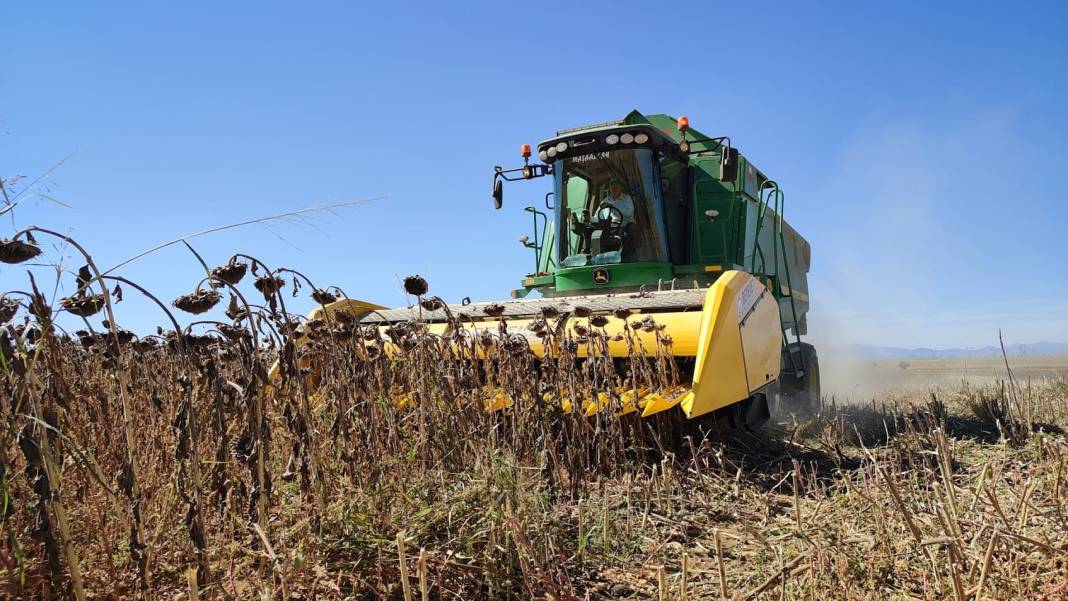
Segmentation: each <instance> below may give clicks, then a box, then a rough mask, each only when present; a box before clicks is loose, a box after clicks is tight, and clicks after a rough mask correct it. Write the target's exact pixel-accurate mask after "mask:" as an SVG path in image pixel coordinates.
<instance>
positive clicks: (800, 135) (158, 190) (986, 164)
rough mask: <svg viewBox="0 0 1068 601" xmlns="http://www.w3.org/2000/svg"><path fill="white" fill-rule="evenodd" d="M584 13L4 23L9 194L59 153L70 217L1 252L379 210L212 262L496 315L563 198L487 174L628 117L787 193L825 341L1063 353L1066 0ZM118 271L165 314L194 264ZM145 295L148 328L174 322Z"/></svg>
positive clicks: (57, 191)
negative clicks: (260, 265) (724, 154)
mask: <svg viewBox="0 0 1068 601" xmlns="http://www.w3.org/2000/svg"><path fill="white" fill-rule="evenodd" d="M581 4H582V5H581V6H580V3H555V4H552V3H550V4H523V5H519V4H516V5H506V4H500V3H488V2H487V3H482V4H472V3H464V4H459V3H456V4H453V3H434V4H430V5H420V4H404V5H396V6H387V3H377V4H376V5H375V6H365V5H361V4H357V3H343V2H338V3H318V2H315V3H313V2H305V3H299V4H298V3H271V2H256V3H252V2H248V3H238V2H232V3H229V2H228V3H170V4H163V3H124V4H111V3H68V4H60V3H44V2H39V3H20V4H18V5H14V6H11V7H8V12H7V15H6V17H7V18H6V21H7V23H8V27H6V28H5V29H6V31H5V35H4V43H3V52H2V54H0V61H2V62H0V67H2V69H0V176H3V177H5V178H7V177H10V176H13V175H16V174H24V175H26V176H28V177H31V178H32V177H35V176H38V175H40V174H42V173H44V172H46V171H47V170H48V169H50V168H51V167H52V166H54V165H55V164H56V163H57V162H60V161H63V159H66V160H65V161H63V163H62V165H60V166H59V167H58V168H56V169H55V170H54V171H53V172H51V174H50V175H48V177H47V178H46V179H45V182H44V186H45V189H47V190H48V191H49V192H51V193H52V194H54V195H55V196H56V197H58V198H60V199H62V200H63V201H64V202H65V203H67V204H68V205H69V208H66V207H60V206H58V205H54V204H52V203H48V202H38V203H27V204H24V205H21V206H20V207H19V208H18V210H17V211H16V212H15V216H14V220H13V222H12V220H11V219H7V218H5V220H4V222H3V223H2V224H0V235H10V233H11V231H13V230H12V228H15V227H22V226H26V225H30V224H39V225H42V226H46V227H51V228H55V229H61V230H64V231H69V232H71V233H72V234H73V235H74V237H75V238H77V239H78V240H79V241H81V242H83V243H84V244H85V245H86V246H87V247H88V248H89V249H90V250H91V251H92V252H93V253H94V255H95V257H96V259H97V261H98V262H99V263H100V264H102V265H109V266H110V265H113V264H116V263H118V262H120V261H121V260H123V259H125V258H127V257H129V256H131V255H134V254H136V253H138V252H139V251H141V250H144V249H146V248H149V247H151V246H153V245H155V244H157V243H159V242H162V241H165V240H168V239H171V238H175V237H177V236H180V235H183V234H188V233H191V232H194V231H197V230H201V229H204V228H207V227H211V226H215V225H222V224H226V223H231V222H236V221H241V220H244V219H248V218H252V217H256V216H260V215H267V214H272V213H278V212H283V211H287V210H292V209H298V208H301V207H306V206H311V205H316V204H321V203H327V202H336V201H344V200H350V199H368V198H377V197H384V198H381V199H380V200H376V201H374V202H373V203H370V204H367V205H362V206H358V207H354V208H350V209H346V210H343V211H340V212H339V213H337V214H336V215H318V216H315V217H313V218H310V219H302V220H289V221H284V222H275V223H272V224H271V225H269V226H253V227H248V228H244V229H240V230H231V231H228V232H225V233H221V234H216V235H212V236H207V237H203V238H199V239H197V240H195V241H194V245H195V247H196V248H197V249H198V250H199V251H200V252H201V254H203V255H205V257H206V258H207V260H208V261H209V262H211V263H221V262H223V261H224V260H225V259H226V258H227V257H228V256H229V255H230V254H231V253H233V252H237V251H243V252H248V253H250V254H254V255H257V256H259V257H261V258H262V259H264V260H265V261H266V262H268V263H272V264H277V265H283V264H284V265H286V266H290V267H294V268H297V269H301V270H302V271H304V272H305V273H306V274H307V275H309V276H310V277H311V278H312V279H313V280H315V281H317V282H319V283H322V284H326V283H334V284H338V285H340V286H342V287H343V288H344V289H345V290H346V291H347V292H348V294H349V295H350V296H353V297H362V298H365V299H367V300H372V301H377V302H380V303H383V304H389V305H393V304H400V303H403V302H404V298H403V295H402V293H401V289H400V284H399V280H400V278H402V277H404V276H405V275H408V274H410V273H421V274H424V275H425V276H427V278H428V279H429V281H430V284H431V289H432V291H434V292H436V293H439V294H441V295H442V296H444V297H445V298H446V299H448V300H458V299H459V298H462V297H464V296H471V297H472V298H474V299H490V298H499V297H504V296H506V295H507V293H508V290H509V289H511V288H513V287H515V285H516V283H517V281H518V279H519V278H520V277H521V276H522V275H523V273H525V272H526V271H527V270H528V269H529V267H528V265H529V264H530V263H531V262H532V259H531V257H530V255H529V253H530V251H528V250H525V249H523V248H522V247H521V246H520V245H519V243H518V242H517V241H516V239H517V238H518V237H519V236H521V235H523V234H527V233H529V228H530V224H529V220H528V219H527V217H528V216H529V215H528V214H526V213H524V212H523V211H522V207H523V206H525V205H527V204H534V203H538V202H540V199H541V197H542V195H543V194H544V193H545V191H547V187H546V186H547V184H543V183H541V182H538V183H526V184H525V185H523V184H521V185H513V186H510V187H508V188H507V189H506V204H505V208H504V209H503V210H501V211H494V210H493V209H492V208H491V204H490V202H491V201H490V198H489V192H490V182H491V173H492V167H493V165H497V164H502V165H517V164H518V163H519V157H518V152H517V150H518V147H519V145H520V144H521V143H524V142H529V143H536V142H537V141H539V140H542V139H545V138H547V137H550V136H551V135H552V134H553V133H554V132H555V131H556V130H557V129H560V128H565V127H573V126H577V125H581V124H584V123H591V122H598V121H605V120H609V119H615V118H619V117H622V116H623V115H624V114H626V113H627V112H629V111H630V110H631V109H633V108H637V109H639V110H641V111H643V112H647V113H658V112H666V113H670V114H685V115H688V116H689V117H690V120H691V123H692V124H693V125H694V126H695V127H697V128H699V129H701V130H702V131H704V132H706V133H709V134H716V135H719V134H728V135H730V136H731V138H732V140H733V141H734V142H735V144H736V145H737V146H738V147H739V148H741V150H742V152H743V153H745V154H746V155H748V156H749V157H750V158H751V159H752V160H753V161H754V162H755V163H756V164H757V165H758V166H760V167H761V169H762V170H763V171H764V172H766V173H767V174H768V175H769V176H771V177H773V178H775V179H776V180H777V181H779V182H780V183H781V184H782V185H783V187H784V189H785V190H786V192H787V215H786V216H787V218H788V219H789V220H790V221H791V223H793V224H794V225H795V226H796V227H797V229H798V230H799V231H801V232H802V233H803V234H804V235H805V236H806V237H807V238H808V239H809V240H810V242H811V243H812V246H813V271H812V273H811V276H810V277H811V293H812V294H811V295H812V299H813V303H814V307H813V312H812V316H811V324H812V325H811V329H812V331H813V334H814V335H817V338H825V339H828V340H831V341H833V342H834V343H837V344H841V343H847V342H863V343H871V344H891V345H903V346H922V345H926V346H942V347H944V346H982V345H986V344H989V343H992V342H994V341H996V334H997V329H998V328H1001V329H1003V330H1004V331H1005V337H1006V340H1007V342H1034V341H1039V340H1051V341H1068V302H1066V301H1065V297H1066V296H1068V277H1065V264H1066V262H1068V242H1066V240H1065V238H1066V237H1065V233H1064V232H1065V213H1066V207H1065V203H1066V201H1065V199H1064V197H1063V194H1062V193H1060V192H1059V191H1058V185H1057V183H1056V182H1057V180H1058V179H1059V176H1060V175H1062V174H1063V173H1065V166H1066V165H1068V110H1066V108H1065V107H1068V35H1065V34H1064V33H1065V31H1068V5H1066V4H1064V3H1063V2H1048V3H1043V2H1031V3H1024V4H1019V5H1014V6H1013V7H1012V8H1011V9H1009V8H1008V7H1007V6H1006V5H1004V4H995V3H979V2H959V3H939V4H938V5H937V6H932V3H918V2H917V3H904V2H902V3H879V4H876V3H856V2H839V3H830V2H828V3H818V4H800V3H794V4H793V6H791V7H789V8H784V6H785V4H783V3H774V4H773V3H767V5H766V6H764V7H762V8H761V7H750V6H743V4H750V3H735V2H732V3H726V2H700V3H693V4H689V5H687V4H684V3H677V4H671V5H663V4H656V3H639V2H613V3H601V4H586V3H581ZM24 181H25V180H24ZM53 256H55V253H54V252H53ZM67 265H68V266H69V267H71V268H74V269H76V268H77V267H78V263H77V262H76V261H75V260H74V259H73V258H71V259H70V260H69V263H68V264H67ZM122 273H123V274H124V275H126V276H128V277H130V278H132V279H134V280H136V281H138V282H140V283H142V284H144V285H145V286H147V287H148V288H149V289H151V290H153V291H154V292H156V293H158V294H159V295H160V296H162V297H165V298H173V297H174V296H176V295H178V294H181V293H183V292H186V291H188V290H189V289H191V287H192V286H193V285H194V284H195V283H196V281H197V279H198V277H199V274H200V273H201V272H200V269H199V267H198V265H197V263H196V262H195V260H194V259H193V258H192V257H191V256H190V255H189V253H188V252H187V251H186V250H185V249H184V248H181V247H173V248H171V249H168V250H165V251H161V252H159V253H156V254H154V255H151V256H150V257H147V258H145V259H142V260H140V261H138V262H135V263H133V264H131V265H129V266H128V267H126V268H124V269H123V272H122ZM24 281H25V276H24V273H23V271H22V270H21V269H12V268H9V267H6V266H5V267H3V268H2V270H0V287H2V288H4V289H9V288H14V287H23V282H24ZM127 297H128V299H127V300H126V301H125V302H124V303H123V305H120V318H121V321H123V323H124V324H126V325H128V327H132V328H135V329H142V330H143V329H146V328H148V327H150V326H151V325H152V324H155V323H157V322H159V321H160V319H159V317H160V316H159V315H158V313H156V312H155V310H153V309H152V308H151V307H150V306H149V305H147V304H146V303H144V302H141V301H138V300H136V299H134V298H133V295H132V294H127ZM294 302H296V301H294Z"/></svg>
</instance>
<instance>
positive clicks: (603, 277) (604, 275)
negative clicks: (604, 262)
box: [593, 269, 608, 284]
mask: <svg viewBox="0 0 1068 601" xmlns="http://www.w3.org/2000/svg"><path fill="white" fill-rule="evenodd" d="M593 283H594V284H607V283H608V270H607V269H595V270H594V271H593Z"/></svg>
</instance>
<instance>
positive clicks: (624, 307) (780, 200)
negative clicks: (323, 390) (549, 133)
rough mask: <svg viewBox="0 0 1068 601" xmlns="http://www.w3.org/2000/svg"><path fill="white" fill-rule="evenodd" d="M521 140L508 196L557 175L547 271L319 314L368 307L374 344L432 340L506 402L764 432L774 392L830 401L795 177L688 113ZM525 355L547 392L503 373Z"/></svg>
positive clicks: (538, 255) (527, 242)
mask: <svg viewBox="0 0 1068 601" xmlns="http://www.w3.org/2000/svg"><path fill="white" fill-rule="evenodd" d="M535 152H536V159H535ZM520 154H521V156H522V160H523V164H522V166H520V167H516V168H510V169H506V168H503V167H495V168H494V172H493V201H494V206H495V207H496V208H498V209H499V208H501V207H502V206H503V204H504V182H514V181H521V180H533V179H540V178H547V179H549V180H550V181H551V182H552V184H551V189H550V190H549V191H548V193H547V194H546V196H545V209H544V210H542V209H541V208H540V207H534V206H528V207H525V209H524V210H525V211H526V212H528V213H530V214H531V215H532V217H533V222H534V232H533V236H532V237H531V236H523V237H522V238H520V242H521V243H522V244H523V245H524V246H526V247H527V248H529V249H531V250H532V251H533V254H534V269H533V270H532V271H531V272H529V273H528V274H527V275H526V277H524V278H523V279H522V282H521V286H520V287H519V288H518V289H516V290H513V291H512V298H513V300H511V301H502V302H484V303H473V304H466V303H465V304H457V305H448V304H445V303H444V301H441V300H440V299H432V300H431V301H429V302H428V301H427V300H426V299H425V298H423V295H422V294H421V293H420V292H419V287H418V286H417V287H416V288H415V291H414V292H412V293H413V294H415V295H416V296H417V297H418V298H417V300H418V301H419V302H417V303H416V304H415V305H413V306H411V307H402V308H397V309H386V308H384V307H379V306H377V305H373V304H370V303H365V302H361V301H354V300H349V299H345V300H341V301H337V302H335V303H331V304H328V305H324V306H323V307H320V308H319V309H316V310H315V311H313V313H312V315H310V316H309V320H308V323H322V322H323V321H324V319H323V318H325V319H327V320H329V319H332V318H333V317H335V316H337V317H340V316H342V315H344V316H345V319H346V320H349V322H355V323H356V324H357V327H359V328H363V330H361V331H362V332H363V334H362V335H361V336H357V337H356V338H357V339H358V340H359V342H357V343H356V348H355V350H356V355H358V356H361V357H378V358H381V357H389V358H390V360H398V361H403V360H404V357H405V356H406V354H408V353H410V352H412V351H411V349H414V348H416V347H417V346H418V344H419V341H420V340H426V339H430V338H432V339H433V340H434V341H435V342H434V343H433V345H434V348H436V349H439V350H442V353H443V359H442V362H441V363H440V364H439V365H438V367H440V368H441V369H444V370H454V371H458V372H463V373H464V374H465V375H464V378H463V379H464V381H465V382H468V383H467V384H465V385H464V387H463V389H462V390H459V391H457V392H456V394H457V395H459V398H457V399H456V402H458V403H462V402H464V400H465V399H468V400H471V401H472V402H476V403H477V402H478V401H479V400H480V401H481V403H482V406H483V407H484V408H485V409H486V410H490V411H501V410H508V409H510V408H512V407H513V406H514V405H515V403H519V402H535V401H536V402H537V403H548V404H550V405H555V406H558V407H559V408H561V409H562V410H564V411H565V412H567V413H572V412H574V411H575V410H578V411H580V412H582V413H584V414H586V415H588V416H593V415H597V414H599V413H606V412H614V413H616V414H619V415H626V414H632V413H636V414H638V415H640V416H641V418H649V417H650V416H653V415H655V414H658V413H660V412H663V411H666V410H669V409H672V408H674V407H678V408H680V409H681V410H682V412H683V413H684V414H685V416H686V417H688V418H696V417H699V416H702V415H706V414H709V413H713V412H719V413H720V414H724V415H726V416H727V417H728V418H729V419H730V421H731V422H732V423H733V424H734V425H736V426H739V427H745V428H748V429H755V428H757V427H759V426H760V425H762V424H763V423H764V422H765V421H766V420H767V419H768V417H769V416H770V405H771V404H772V403H773V402H776V401H779V402H781V403H782V404H783V407H784V409H786V410H787V411H807V410H811V409H813V408H814V407H815V406H816V405H818V403H819V368H818V363H817V358H816V352H815V349H814V348H813V347H812V346H811V345H809V344H807V343H804V342H802V341H801V336H802V335H804V334H806V333H807V332H806V330H807V325H806V323H807V320H806V315H807V312H808V306H809V305H808V278H807V274H808V270H809V263H810V256H811V251H810V248H809V245H808V242H806V241H805V239H804V238H802V237H801V236H800V235H799V234H798V233H797V232H796V231H794V229H793V228H792V227H790V226H789V224H787V223H786V221H785V220H784V219H783V204H784V198H785V197H784V194H783V192H782V190H781V189H780V188H779V186H778V184H777V183H775V182H774V181H773V180H771V179H769V178H767V177H766V176H765V175H764V174H763V173H762V172H761V171H760V170H759V169H757V168H756V166H754V165H753V164H752V163H751V162H750V161H749V160H748V159H747V158H746V157H745V156H743V155H741V154H740V153H739V152H738V150H737V149H736V148H734V147H733V146H732V145H731V141H730V139H729V138H727V137H725V136H723V137H708V136H706V135H704V134H702V133H700V132H698V131H697V130H695V129H692V128H690V125H689V120H688V119H687V118H686V117H680V118H678V119H675V118H673V117H670V116H668V115H649V116H646V115H643V114H641V113H639V112H637V111H633V112H631V113H630V114H629V115H627V116H626V117H624V118H623V119H620V120H618V121H612V122H608V123H599V124H596V125H590V126H586V127H579V128H575V129H568V130H562V131H559V132H557V134H556V136H555V137H553V138H550V139H548V140H545V141H544V142H542V143H540V144H538V145H537V147H536V149H535V148H532V147H531V146H530V145H526V144H524V145H523V146H522V147H521V151H520ZM535 291H536V292H537V293H538V294H537V295H536V297H534V298H527V297H528V295H529V294H530V293H531V292H535ZM424 293H425V291H424ZM342 321H343V320H342ZM367 328H370V329H371V330H375V329H376V328H377V332H378V333H377V334H376V333H373V332H371V333H368V332H369V330H368V329H367ZM476 339H477V343H476V342H473V340H476ZM302 343H303V344H308V343H309V342H308V340H304V341H303V342H302ZM516 353H518V354H519V355H526V356H529V357H530V363H529V364H528V367H527V368H525V369H528V370H532V371H530V374H528V375H529V376H530V377H529V378H526V377H524V379H523V381H528V382H531V381H532V382H534V383H535V388H534V389H533V390H534V391H535V392H532V391H531V390H530V389H524V390H520V389H519V388H517V387H516V384H515V382H516V378H505V377H502V376H501V374H502V373H503V372H504V371H507V370H503V369H501V367H500V366H499V365H497V363H499V361H500V358H501V357H504V356H505V355H508V356H512V357H515V356H517V355H516ZM524 361H525V360H524ZM495 365H497V366H496V367H495ZM525 365H527V364H525ZM472 366H477V367H475V368H472ZM564 367H567V368H568V369H569V370H572V371H567V370H564V371H562V369H563V368H564ZM509 369H512V368H511V367H509ZM565 372H566V373H565ZM472 374H474V375H472ZM444 377H445V378H446V379H450V378H452V379H454V380H455V379H456V378H454V377H453V376H449V375H445V376H444ZM471 382H474V384H471ZM401 388H402V387H398V390H397V392H396V398H395V399H394V400H395V402H396V403H398V404H399V406H408V405H410V404H412V403H414V402H415V401H414V400H413V399H414V397H416V396H418V394H414V393H413V392H412V391H405V390H402V389H401ZM469 397H470V398H469ZM532 399H534V401H532Z"/></svg>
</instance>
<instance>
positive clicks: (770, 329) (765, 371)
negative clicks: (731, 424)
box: [741, 290, 782, 392]
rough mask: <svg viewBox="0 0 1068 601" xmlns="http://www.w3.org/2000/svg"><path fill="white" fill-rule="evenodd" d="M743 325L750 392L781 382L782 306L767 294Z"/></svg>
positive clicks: (742, 334)
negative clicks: (774, 382) (776, 381)
mask: <svg viewBox="0 0 1068 601" xmlns="http://www.w3.org/2000/svg"><path fill="white" fill-rule="evenodd" d="M744 319H745V321H744V322H743V323H742V324H741V336H742V354H743V356H744V358H745V375H746V380H747V381H748V383H749V392H753V391H754V390H756V389H758V388H760V387H762V386H764V385H766V384H768V383H770V382H773V381H775V380H777V379H778V378H779V369H780V367H782V330H781V324H780V323H779V305H778V303H777V302H775V299H774V298H773V297H772V295H771V292H770V291H767V290H765V291H764V292H763V293H762V294H761V295H760V297H759V298H758V299H757V302H756V303H754V305H753V307H752V309H751V312H750V313H749V315H748V316H747V317H745V318H744Z"/></svg>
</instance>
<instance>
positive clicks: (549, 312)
mask: <svg viewBox="0 0 1068 601" xmlns="http://www.w3.org/2000/svg"><path fill="white" fill-rule="evenodd" d="M541 316H542V317H544V318H545V319H556V318H557V317H559V316H560V309H557V308H556V307H553V306H552V305H549V306H545V307H542V308H541Z"/></svg>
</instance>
